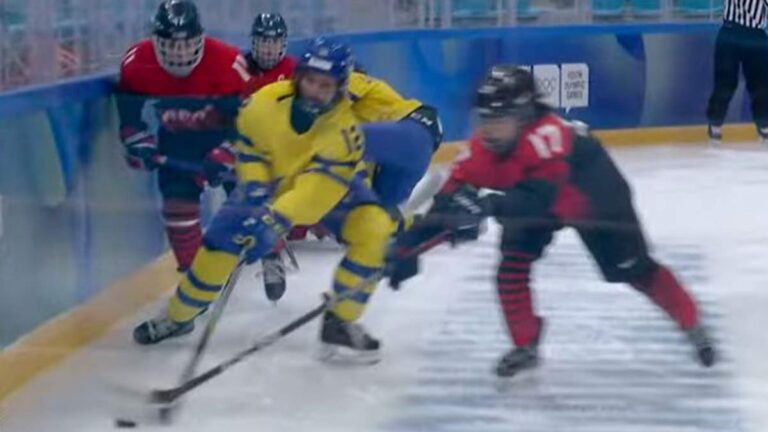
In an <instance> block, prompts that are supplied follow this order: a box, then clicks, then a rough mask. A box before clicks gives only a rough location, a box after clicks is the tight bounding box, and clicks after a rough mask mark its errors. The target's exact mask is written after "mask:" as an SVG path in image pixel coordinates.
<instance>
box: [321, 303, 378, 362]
mask: <svg viewBox="0 0 768 432" xmlns="http://www.w3.org/2000/svg"><path fill="white" fill-rule="evenodd" d="M320 342H321V343H322V344H323V347H322V351H321V353H320V359H321V360H324V361H329V362H339V363H353V364H374V363H377V362H378V361H379V360H380V358H379V347H380V343H379V341H378V340H376V339H375V338H373V337H372V336H370V335H369V334H368V333H366V331H365V329H364V328H363V326H361V325H360V324H357V323H354V322H346V321H342V320H341V319H340V318H338V317H337V316H336V315H334V314H333V313H332V312H326V313H325V316H324V317H323V324H322V328H321V329H320Z"/></svg>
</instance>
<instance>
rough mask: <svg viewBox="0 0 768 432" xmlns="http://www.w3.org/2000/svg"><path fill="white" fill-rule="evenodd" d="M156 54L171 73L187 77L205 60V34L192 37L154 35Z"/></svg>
mask: <svg viewBox="0 0 768 432" xmlns="http://www.w3.org/2000/svg"><path fill="white" fill-rule="evenodd" d="M152 44H153V46H154V47H155V54H156V55H157V60H158V62H159V63H160V66H162V67H163V69H165V70H166V71H167V72H168V73H169V74H171V75H173V76H176V77H185V76H188V75H189V74H190V73H192V70H194V69H195V67H197V65H199V64H200V62H201V61H202V60H203V48H204V46H205V44H204V42H203V35H198V36H194V37H191V38H166V37H161V36H158V35H154V36H153V37H152Z"/></svg>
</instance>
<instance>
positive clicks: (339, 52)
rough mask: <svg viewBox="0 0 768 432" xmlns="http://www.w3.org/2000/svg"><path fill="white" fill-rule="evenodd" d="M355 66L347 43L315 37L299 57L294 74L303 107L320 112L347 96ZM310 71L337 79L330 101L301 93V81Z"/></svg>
mask: <svg viewBox="0 0 768 432" xmlns="http://www.w3.org/2000/svg"><path fill="white" fill-rule="evenodd" d="M353 66H354V59H353V57H352V51H351V50H350V49H349V47H348V46H347V45H346V44H344V43H341V42H333V41H330V40H327V39H324V38H317V39H315V40H314V41H313V42H312V44H311V45H310V46H309V48H308V49H307V50H306V51H305V52H304V55H302V56H301V58H300V59H299V62H298V64H297V65H296V73H295V76H294V82H295V83H296V88H297V93H298V99H299V101H300V103H301V104H302V105H303V107H304V108H306V109H307V110H308V111H311V112H315V113H320V112H323V111H325V110H327V109H328V108H330V106H332V105H333V104H335V103H336V102H338V101H339V100H340V99H341V98H343V97H345V95H346V91H347V81H348V80H349V75H350V73H351V72H352V68H353ZM308 73H318V74H322V75H326V76H330V77H331V78H333V79H334V80H335V81H336V92H335V95H334V96H333V98H332V99H331V100H330V101H317V100H314V101H312V100H307V98H305V97H304V96H305V95H302V94H301V82H300V81H301V80H302V79H303V78H304V76H306V75H307V74H308Z"/></svg>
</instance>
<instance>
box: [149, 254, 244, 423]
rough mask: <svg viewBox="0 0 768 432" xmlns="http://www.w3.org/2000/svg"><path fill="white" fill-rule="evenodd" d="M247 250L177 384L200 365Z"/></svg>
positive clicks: (166, 416)
mask: <svg viewBox="0 0 768 432" xmlns="http://www.w3.org/2000/svg"><path fill="white" fill-rule="evenodd" d="M246 250H247V248H243V251H242V252H241V253H240V256H239V257H238V261H237V266H236V267H235V269H234V270H232V272H231V273H230V274H229V277H227V281H226V282H225V283H224V288H223V289H222V290H221V295H220V296H219V298H218V300H217V301H216V303H215V304H214V305H213V310H211V316H210V317H208V322H207V323H206V325H205V330H204V331H203V334H202V336H201V337H200V340H199V341H198V343H197V345H196V346H195V350H194V351H193V352H192V358H190V360H189V363H187V366H186V367H185V368H184V371H183V372H182V373H181V378H180V379H179V383H185V382H187V381H188V380H189V379H190V378H192V376H193V375H194V373H195V370H197V366H198V365H199V364H200V361H201V360H202V359H203V354H205V350H206V348H207V347H208V342H210V340H211V337H212V336H213V332H214V330H216V326H217V324H218V323H219V320H220V319H221V316H222V315H223V314H224V308H225V307H226V306H227V303H228V302H229V297H230V296H231V295H232V291H234V289H235V285H237V281H238V279H240V272H242V270H243V267H245V260H244V257H245V253H246ZM171 415H172V407H166V408H164V409H163V410H161V413H160V417H161V418H163V419H164V420H170V417H171Z"/></svg>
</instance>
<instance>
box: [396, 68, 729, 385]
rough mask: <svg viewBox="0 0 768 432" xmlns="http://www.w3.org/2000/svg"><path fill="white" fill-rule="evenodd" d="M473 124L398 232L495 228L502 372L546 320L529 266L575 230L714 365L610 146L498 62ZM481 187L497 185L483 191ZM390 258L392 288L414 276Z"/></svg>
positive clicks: (507, 372)
mask: <svg viewBox="0 0 768 432" xmlns="http://www.w3.org/2000/svg"><path fill="white" fill-rule="evenodd" d="M475 107H476V110H477V121H478V127H477V132H476V134H475V135H474V136H473V137H472V138H471V141H470V153H469V155H468V156H467V157H466V158H464V159H463V160H460V161H459V162H458V163H457V164H456V165H455V166H454V168H453V171H452V174H451V176H450V179H449V181H448V182H447V183H446V185H445V186H444V187H443V189H442V190H441V192H440V193H439V194H438V195H437V196H436V197H435V204H434V205H433V207H432V208H431V209H430V211H429V212H428V213H427V215H426V216H425V217H424V219H423V220H421V221H419V222H417V223H416V224H415V225H414V227H413V228H412V229H411V230H410V231H408V232H407V233H406V234H405V235H404V236H402V237H401V238H400V239H399V247H401V248H406V249H407V248H408V247H412V246H413V245H416V244H419V243H421V242H423V241H424V240H425V239H428V238H431V237H433V236H435V235H436V234H438V233H441V232H444V231H445V230H448V231H450V232H452V233H453V234H454V236H455V237H454V238H458V239H459V240H462V239H463V240H470V239H474V238H476V237H477V236H478V233H479V223H480V220H481V219H482V218H483V217H485V216H492V217H494V218H496V219H497V220H498V222H499V223H500V225H501V226H502V238H501V254H502V258H501V264H500V266H499V268H498V273H497V280H496V283H497V289H498V294H499V299H500V302H501V308H502V311H503V314H504V317H505V319H506V322H507V327H508V330H509V333H510V335H511V338H512V341H513V342H514V345H515V348H514V349H512V350H511V351H510V352H508V353H507V354H506V355H505V356H504V357H502V359H501V360H500V361H499V363H498V366H497V369H496V372H497V374H498V375H499V376H504V377H506V376H512V375H514V374H516V373H517V372H519V371H520V370H523V369H527V368H531V367H534V366H535V365H536V364H537V363H538V359H539V356H538V345H539V341H540V338H541V335H542V328H543V320H542V319H541V318H539V317H538V316H537V315H536V314H535V312H534V310H533V304H532V302H531V292H530V283H529V281H530V271H531V265H532V264H533V263H534V262H535V261H536V260H538V259H539V258H540V257H541V256H542V254H543V252H544V249H545V248H546V246H547V245H548V244H549V243H550V241H551V240H552V236H553V234H554V233H555V232H556V231H557V230H559V229H561V228H563V227H564V226H570V227H573V228H575V229H576V231H577V232H578V234H579V236H580V237H581V239H582V241H583V242H584V243H585V245H586V247H587V249H588V250H589V251H590V253H591V255H592V256H593V257H594V259H595V261H597V264H598V266H599V267H600V270H601V271H602V273H603V275H604V277H605V279H606V280H608V281H609V282H625V283H628V284H630V285H631V286H632V287H634V288H635V289H637V290H638V291H640V292H641V293H643V294H645V295H646V296H647V297H648V298H649V299H650V300H651V301H652V302H654V303H655V304H656V305H657V306H659V307H660V308H661V309H663V310H664V311H665V312H666V313H667V314H668V315H669V316H670V318H672V319H673V320H674V321H675V322H676V323H677V324H678V326H679V327H680V328H681V329H682V330H683V331H684V332H685V333H686V334H687V335H688V336H689V338H690V340H691V342H692V344H693V345H694V348H695V349H696V354H697V356H698V360H699V361H700V363H701V364H703V365H704V366H711V365H712V364H713V363H714V360H715V353H714V348H713V346H712V343H711V341H710V340H709V338H708V337H707V335H706V332H705V331H704V328H703V327H702V326H701V325H700V322H699V317H698V312H697V308H696V305H695V303H694V300H693V299H692V298H691V296H690V295H689V294H688V293H687V292H686V290H685V288H683V286H682V285H681V284H680V282H679V281H678V280H677V279H676V278H675V276H674V275H673V274H672V272H671V271H670V270H669V269H668V268H667V267H665V266H664V265H662V264H660V263H659V262H657V261H656V260H654V259H653V258H652V257H651V256H650V254H649V251H648V247H647V245H646V241H645V238H644V235H643V231H642V227H641V225H640V222H639V220H638V218H637V215H636V213H635V210H634V207H633V205H632V198H631V192H630V188H629V185H628V184H627V182H626V180H625V179H624V177H623V176H622V174H621V173H620V172H619V170H618V168H617V167H616V165H615V164H614V162H613V161H612V160H611V158H610V156H609V155H608V153H607V152H606V151H605V149H604V148H603V147H602V145H601V144H600V143H599V141H598V140H597V139H596V138H594V137H593V136H591V135H589V133H588V132H587V131H586V126H585V125H583V124H580V123H569V122H567V121H565V120H563V119H562V118H560V117H559V116H557V115H556V114H555V113H553V112H552V110H551V108H549V107H548V106H546V105H545V104H543V103H542V102H540V101H539V96H538V93H537V91H536V88H535V82H534V79H533V76H532V75H531V73H530V72H528V71H527V70H525V69H521V68H517V67H515V66H496V67H494V68H493V69H492V70H491V72H490V74H489V76H488V77H487V78H486V80H485V81H484V82H483V84H482V85H481V87H480V88H479V90H478V93H477V101H476V105H475ZM478 188H486V189H491V190H493V191H496V192H497V193H492V194H489V195H486V196H484V197H481V196H480V195H479V194H478ZM396 257H397V255H395V258H394V259H393V263H392V268H391V278H390V282H391V283H392V284H393V286H397V285H399V283H401V282H402V281H403V280H405V279H407V278H408V277H410V276H412V275H413V274H415V272H416V271H417V263H415V262H414V261H413V260H405V259H398V258H396Z"/></svg>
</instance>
